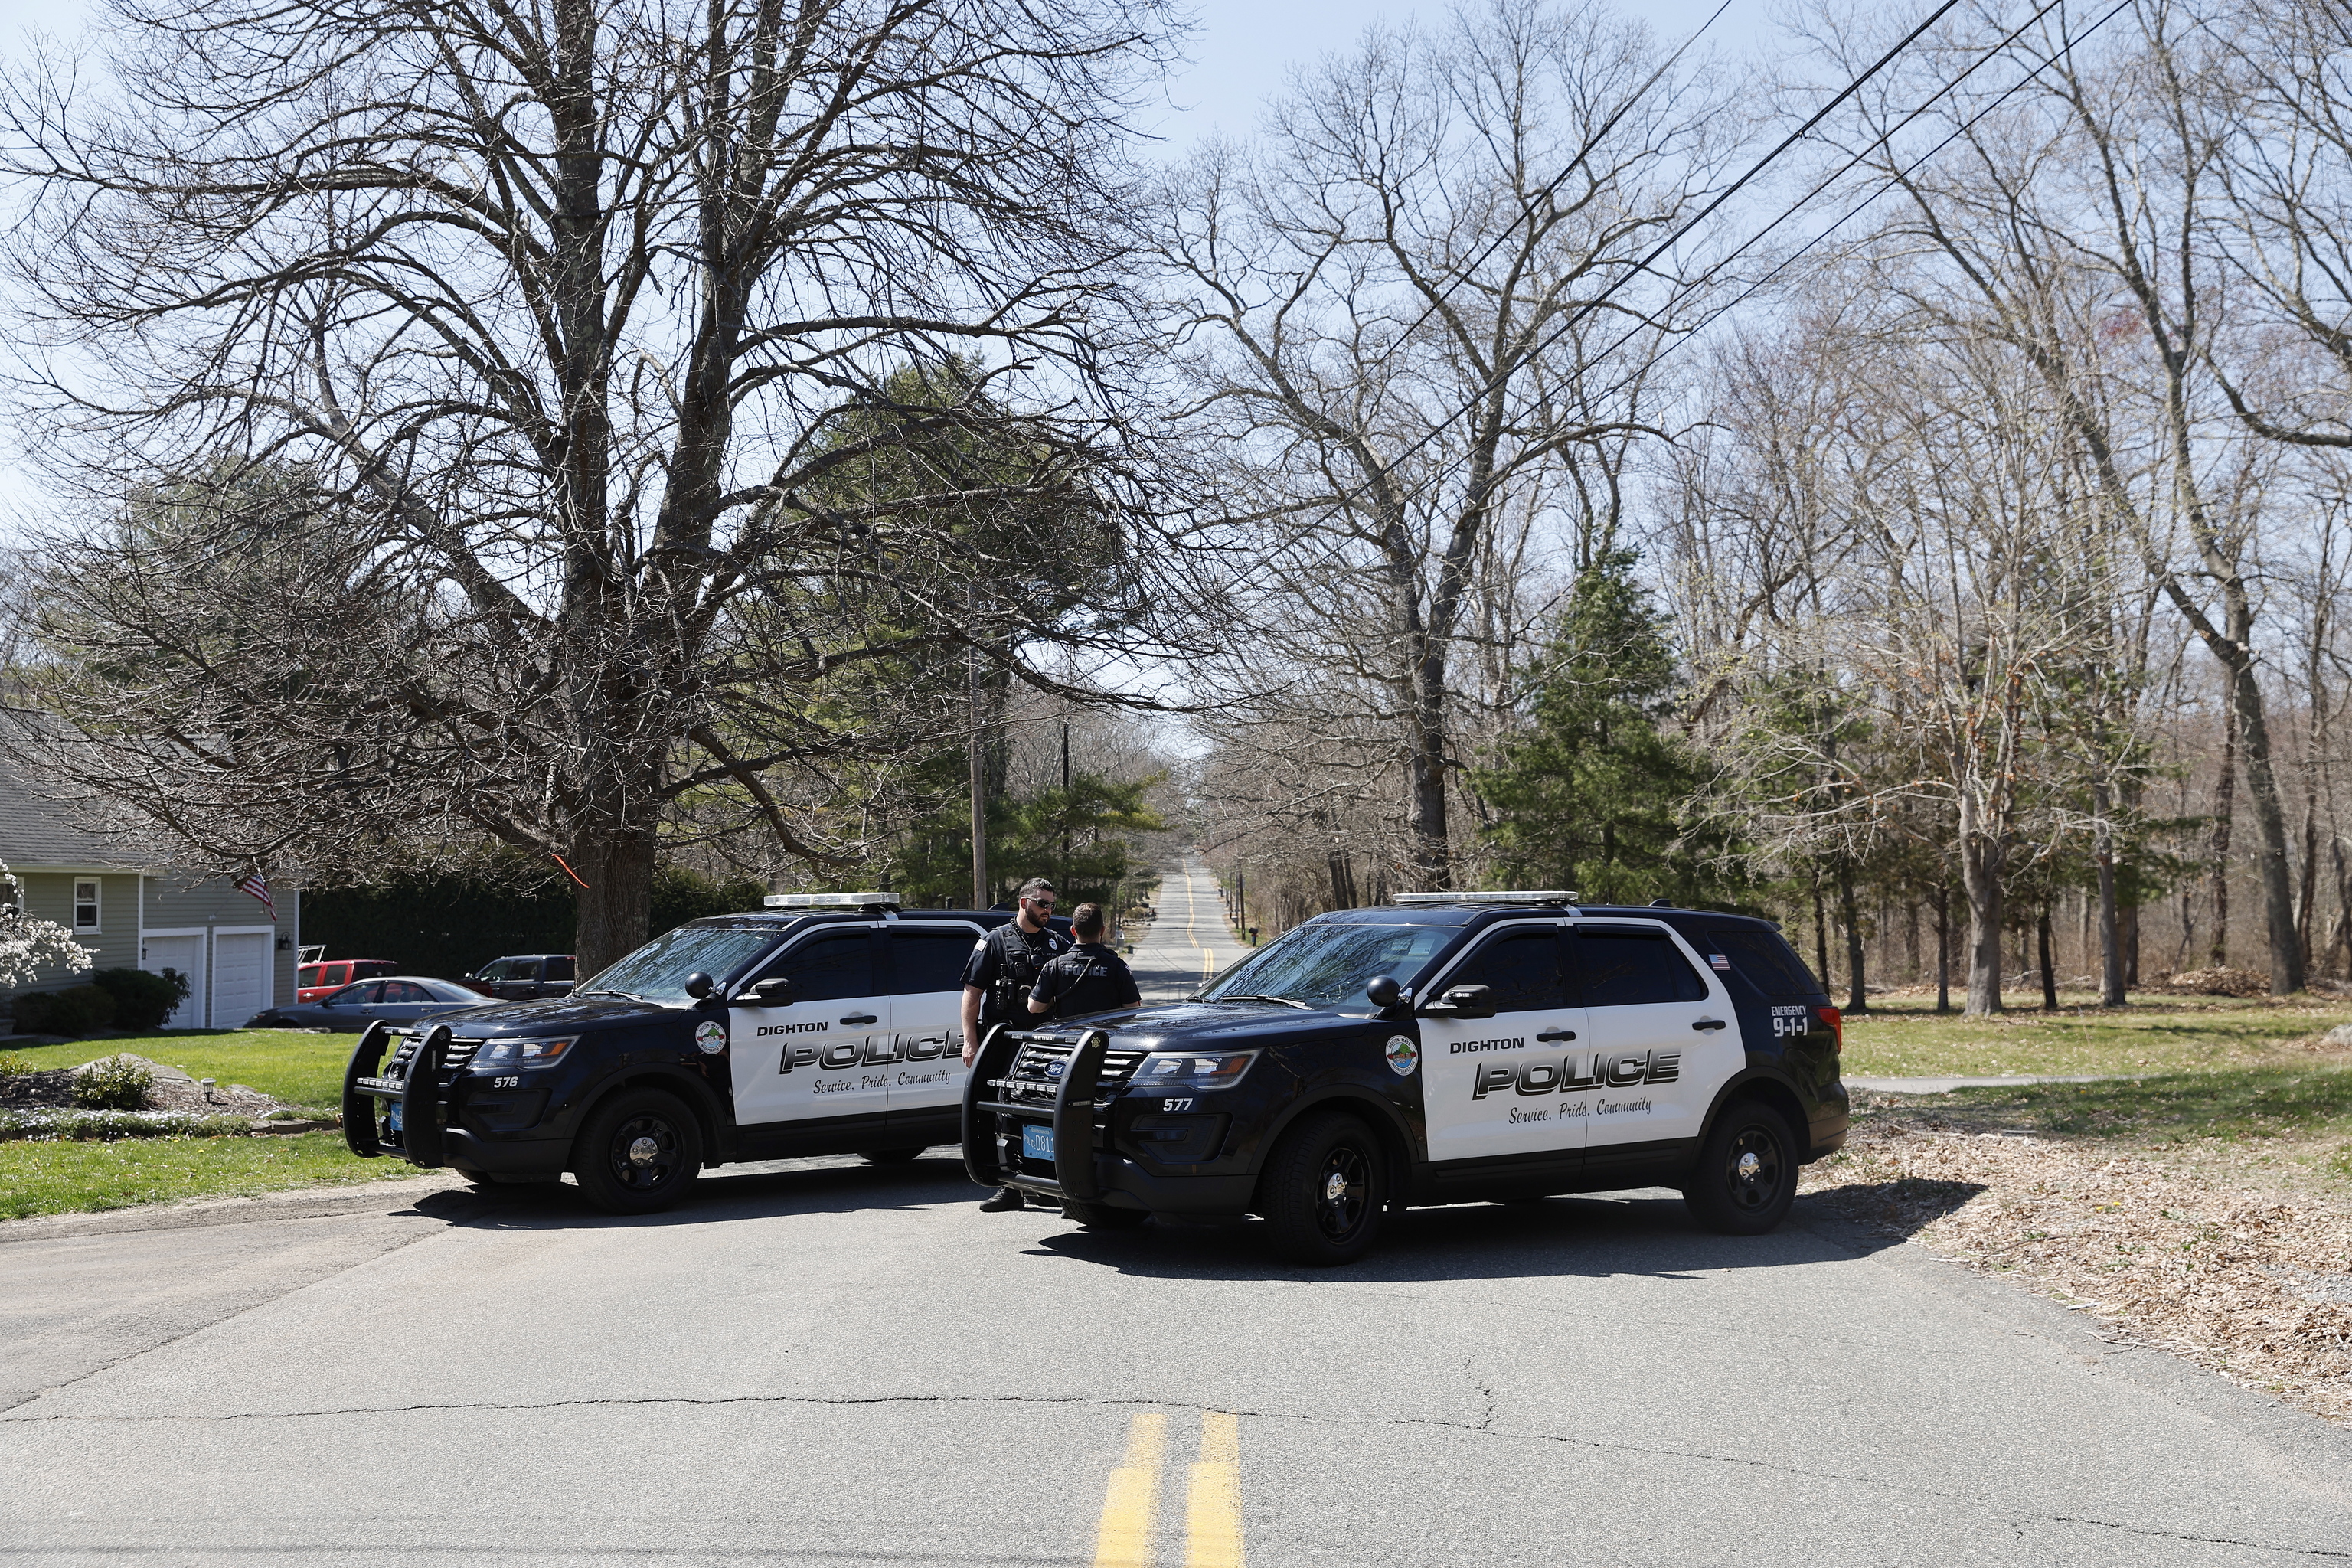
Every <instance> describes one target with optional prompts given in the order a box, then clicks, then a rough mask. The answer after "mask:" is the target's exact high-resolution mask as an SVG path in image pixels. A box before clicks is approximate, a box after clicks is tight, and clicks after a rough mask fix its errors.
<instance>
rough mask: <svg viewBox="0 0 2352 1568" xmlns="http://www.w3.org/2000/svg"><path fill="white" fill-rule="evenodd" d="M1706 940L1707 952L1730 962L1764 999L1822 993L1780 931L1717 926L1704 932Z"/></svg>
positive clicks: (1802, 961) (1758, 927)
mask: <svg viewBox="0 0 2352 1568" xmlns="http://www.w3.org/2000/svg"><path fill="white" fill-rule="evenodd" d="M1706 940H1707V942H1709V943H1710V944H1711V945H1709V946H1708V947H1707V948H1706V952H1710V953H1717V952H1719V953H1721V954H1723V956H1724V957H1726V958H1727V959H1729V960H1731V967H1732V968H1733V969H1735V970H1737V971H1738V973H1740V974H1741V975H1742V976H1744V977H1745V978H1746V979H1747V981H1748V984H1750V985H1753V986H1755V987H1756V989H1757V990H1759V991H1761V992H1762V993H1764V994H1765V995H1767V996H1813V995H1819V994H1822V986H1821V982H1819V981H1817V980H1815V979H1814V978H1813V972H1812V971H1811V970H1810V969H1807V968H1806V967H1805V961H1804V960H1803V959H1801V958H1799V957H1798V956H1797V951H1796V949H1794V948H1792V947H1790V945H1789V944H1788V942H1786V941H1785V940H1783V939H1782V937H1781V935H1780V932H1779V931H1767V930H1765V929H1764V928H1763V927H1761V926H1716V927H1713V928H1711V929H1710V930H1709V931H1707V933H1706Z"/></svg>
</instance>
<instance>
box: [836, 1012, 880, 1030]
mask: <svg viewBox="0 0 2352 1568" xmlns="http://www.w3.org/2000/svg"><path fill="white" fill-rule="evenodd" d="M881 1021H882V1020H881V1019H880V1018H879V1017H877V1016H876V1015H874V1014H872V1013H852V1014H851V1015H850V1016H848V1017H846V1018H844V1019H843V1020H842V1021H841V1023H842V1026H843V1027H844V1028H846V1027H848V1026H850V1025H852V1024H878V1023H880V1022H881Z"/></svg>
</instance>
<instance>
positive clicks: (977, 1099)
mask: <svg viewBox="0 0 2352 1568" xmlns="http://www.w3.org/2000/svg"><path fill="white" fill-rule="evenodd" d="M1575 898H1576V895H1575V894H1573V893H1542V892H1531V893H1448V894H1438V893H1430V894H1407V895H1404V896H1403V897H1402V898H1400V899H1399V900H1397V901H1396V902H1395V903H1394V904H1392V905H1390V906H1386V907H1382V908H1379V909H1366V910H1343V911H1339V912H1337V913H1332V914H1326V915H1318V916H1317V917H1316V918H1315V919H1313V920H1311V921H1307V923H1305V924H1304V925H1301V926H1298V927H1297V928H1295V929H1293V930H1292V931H1287V932H1286V933H1285V934H1284V935H1283V936H1281V937H1280V938H1279V939H1277V940H1276V941H1275V942H1270V943H1268V944H1267V945H1266V946H1265V947H1264V948H1262V949H1261V950H1259V951H1258V952H1255V953H1253V954H1251V955H1250V956H1249V957H1248V958H1246V959H1244V960H1243V961H1242V962H1241V963H1237V964H1235V965H1234V967H1233V968H1231V969H1229V970H1227V971H1226V972H1225V973H1223V974H1222V975H1220V976H1219V977H1218V978H1217V979H1216V980H1215V981H1213V983H1211V984H1209V985H1207V986H1206V987H1204V988H1203V989H1202V991H1201V993H1200V994H1198V995H1197V996H1194V997H1193V998H1192V999H1191V1000H1189V1001H1187V1002H1184V1003H1181V1004H1173V1005H1160V1006H1144V1007H1139V1008H1134V1009H1129V1010H1126V1011H1122V1012H1118V1013H1105V1014H1099V1015H1097V1016H1094V1017H1091V1018H1086V1019H1081V1020H1078V1021H1076V1023H1063V1024H1054V1025H1049V1026H1042V1027H1039V1028H1035V1029H1031V1030H1017V1029H1013V1028H1009V1027H1001V1028H999V1029H997V1030H994V1031H992V1033H991V1034H990V1035H989V1037H987V1039H986V1040H984V1041H983V1042H982V1047H981V1050H980V1052H979V1056H978V1059H977V1060H976V1061H975V1062H974V1064H973V1069H972V1074H971V1081H970V1082H969V1084H968V1085H967V1086H966V1089H965V1097H966V1104H965V1110H964V1124H963V1135H964V1161H965V1164H966V1167H967V1168H968V1169H969V1170H970V1171H971V1175H972V1179H973V1180H974V1181H977V1182H982V1183H989V1184H1003V1185H1009V1186H1013V1187H1019V1188H1023V1189H1025V1190H1027V1191H1030V1192H1034V1193H1038V1194H1047V1195H1049V1196H1052V1197H1055V1198H1058V1199H1060V1200H1062V1202H1063V1204H1064V1206H1065V1210H1066V1212H1068V1213H1070V1214H1071V1215H1073V1216H1074V1217H1076V1219H1078V1220H1079V1221H1080V1222H1082V1223H1084V1224H1087V1225H1089V1226H1128V1225H1134V1224H1139V1223H1140V1222H1141V1221H1142V1220H1143V1219H1144V1218H1145V1217H1146V1216H1147V1215H1150V1214H1155V1213H1158V1214H1178V1215H1232V1214H1242V1213H1255V1214H1258V1215H1263V1216H1265V1219H1266V1220H1267V1221H1268V1222H1269V1223H1270V1224H1271V1226H1272V1227H1273V1229H1274V1232H1275V1237H1276V1241H1277V1243H1278V1245H1279V1246H1280V1247H1282V1249H1283V1250H1284V1251H1285V1252H1286V1254H1287V1255H1288V1256H1289V1257H1291V1258H1295V1259H1297V1260H1298V1261H1301V1262H1306V1263H1342V1262H1346V1261H1348V1260H1349V1259H1351V1258H1357V1257H1359V1256H1360V1255H1361V1254H1362V1253H1363V1252H1364V1251H1365V1250H1366V1249H1367V1248H1369V1247H1370V1246H1371V1245H1372V1242H1373V1239H1374V1237H1375V1236H1376V1234H1377V1232H1378V1230H1379V1227H1380V1224H1381V1215H1382V1213H1383V1211H1384V1210H1386V1209H1388V1208H1390V1207H1391V1206H1396V1205H1423V1204H1430V1205H1434V1204H1451V1203H1462V1202H1467V1201H1474V1200H1496V1199H1511V1198H1528V1197H1538V1196H1542V1195H1545V1194H1554V1193H1576V1192H1599V1191H1609V1190H1615V1189H1621V1188H1627V1187H1643V1186H1653V1185H1663V1186H1671V1187H1677V1188H1680V1189H1681V1191H1682V1193H1683V1194H1684V1197H1685V1201H1686V1202H1687V1203H1688V1204H1689V1205H1690V1208H1691V1211H1692V1213H1693V1214H1694V1215H1696V1216H1697V1218H1698V1219H1699V1220H1701V1221H1702V1222H1703V1223H1705V1224H1706V1225H1707V1226H1712V1227H1714V1228H1715V1229H1717V1230H1722V1231H1727V1232H1731V1233H1735V1234H1743V1235H1753V1234H1757V1233H1760V1232H1762V1231H1766V1230H1769V1229H1771V1228H1772V1227H1773V1226H1776V1225H1778V1224H1779V1223H1780V1219H1781V1217H1782V1216H1783V1215H1786V1214H1787V1213H1788V1211H1789V1205H1790V1201H1791V1200H1792V1198H1793V1197H1794V1196H1795V1194H1796V1183H1797V1171H1798V1167H1799V1166H1800V1165H1801V1164H1804V1163H1807V1162H1809V1161H1812V1160H1818V1159H1820V1158H1821V1157H1822V1156H1823V1155H1825V1154H1828V1153H1829V1152H1832V1151H1833V1150H1835V1149H1837V1148H1839V1147H1840V1146H1841V1145H1842V1144H1843V1143H1844V1142H1845V1136H1846V1124H1847V1100H1846V1091H1845V1088H1844V1085H1843V1083H1841V1082H1840V1081H1839V1077H1838V1057H1839V1049H1840V1047H1841V1044H1842V1038H1841V1027H1842V1025H1841V1020H1840V1017H1839V1015H1838V1013H1837V1011H1836V1009H1835V1008H1834V1007H1832V1005H1831V1004H1830V998H1829V997H1828V996H1827V995H1826V994H1823V992H1822V988H1821V985H1820V983H1819V982H1817V981H1816V980H1815V979H1814V978H1813V976H1812V975H1811V973H1810V972H1809V971H1807V969H1806V968H1805V965H1804V963H1803V961H1802V960H1801V959H1800V958H1798V956H1797V955H1796V953H1795V952H1792V951H1791V950H1790V947H1789V944H1788V943H1787V942H1785V941H1783V940H1782V939H1781V936H1780V931H1779V930H1778V929H1777V928H1776V927H1774V926H1773V925H1772V924H1771V923H1770V922H1769V921H1761V920H1755V919H1750V918H1748V917H1745V916H1739V915H1727V914H1716V913H1709V912H1707V911H1705V910H1679V909H1666V908H1657V907H1651V908H1642V909H1630V908H1608V909H1596V908H1579V907H1578V906H1577V905H1576V902H1575Z"/></svg>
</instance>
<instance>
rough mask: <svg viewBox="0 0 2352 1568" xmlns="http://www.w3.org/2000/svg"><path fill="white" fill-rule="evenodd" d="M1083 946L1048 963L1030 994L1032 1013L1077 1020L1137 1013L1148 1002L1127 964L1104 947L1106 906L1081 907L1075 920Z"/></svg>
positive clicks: (1074, 930)
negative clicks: (1118, 1010) (1117, 1010)
mask: <svg viewBox="0 0 2352 1568" xmlns="http://www.w3.org/2000/svg"><path fill="white" fill-rule="evenodd" d="M1070 934H1071V935H1072V936H1074V937H1076V938H1077V939H1078V940H1077V945H1076V947H1073V948H1072V949H1071V950H1070V951H1069V952H1066V953H1064V954H1062V956H1061V957H1059V958H1056V959H1055V960H1053V961H1052V962H1051V963H1047V964H1046V965H1045V970H1044V972H1043V973H1040V974H1039V975H1038V976H1037V984H1034V985H1033V986H1031V987H1030V988H1029V1011H1030V1012H1032V1013H1042V1014H1045V1016H1048V1017H1053V1018H1077V1017H1083V1016H1085V1015H1087V1014H1088V1013H1108V1012H1109V1011H1110V1010H1111V1009H1112V1008H1114V1007H1132V1006H1134V1005H1136V1004H1137V1003H1139V1002H1141V1001H1142V1000H1143V993H1142V992H1141V991H1140V990H1139V989H1137V987H1136V984H1135V976H1134V975H1133V974H1132V973H1129V971H1128V967H1127V960H1125V959H1123V958H1121V957H1119V955H1118V953H1116V952H1112V951H1111V950H1110V948H1109V946H1108V944H1106V943H1105V942H1104V941H1103V912H1102V906H1101V905H1100V904H1080V905H1079V906H1078V907H1077V909H1076V910H1075V911H1073V912H1072V914H1071V916H1070Z"/></svg>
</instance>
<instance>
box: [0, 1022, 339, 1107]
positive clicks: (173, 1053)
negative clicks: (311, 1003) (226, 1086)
mask: <svg viewBox="0 0 2352 1568" xmlns="http://www.w3.org/2000/svg"><path fill="white" fill-rule="evenodd" d="M359 1038H360V1037H358V1036H357V1035H310V1034H305V1033H303V1032H302V1031H301V1030H299V1029H176V1030H173V1032H172V1033H170V1034H168V1035H142V1036H136V1037H126V1038H123V1039H119V1040H77V1041H75V1042H74V1043H72V1044H71V1045H64V1046H22V1047H16V1048H15V1049H13V1050H11V1051H9V1052H8V1053H7V1054H8V1055H10V1056H12V1057H14V1058H16V1059H17V1060H19V1061H22V1062H24V1063H25V1064H26V1066H28V1067H32V1068H39V1069H42V1070H47V1069H48V1068H71V1067H79V1066H80V1065H81V1064H82V1063H84V1062H91V1061H96V1060H97V1059H98V1058H100V1057H110V1056H113V1055H114V1054H116V1053H117V1052H119V1051H128V1052H130V1053H131V1055H132V1056H135V1057H145V1058H147V1059H148V1060H149V1061H151V1062H162V1063H163V1064H164V1065H165V1066H166V1067H175V1068H179V1069H180V1070H181V1071H183V1072H184V1073H186V1074H187V1075H188V1076H189V1077H190V1078H208V1079H215V1080H216V1081H218V1082H221V1083H241V1084H244V1085H246V1086H247V1087H248V1088H251V1089H259V1090H260V1091H261V1092H262V1093H264V1094H266V1095H268V1096H270V1097H272V1098H273V1099H277V1100H284V1101H285V1102H286V1103H287V1104H289V1105H299V1106H302V1107H304V1108H306V1109H310V1110H321V1111H328V1112H331V1111H334V1110H338V1109H340V1108H341V1105H342V1101H343V1068H344V1066H345V1064H347V1063H348V1062H350V1060H351V1059H352V1047H353V1046H355V1045H357V1044H359Z"/></svg>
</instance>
